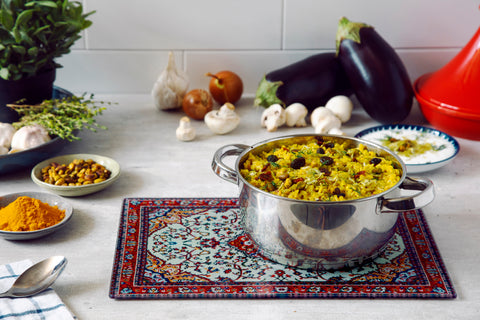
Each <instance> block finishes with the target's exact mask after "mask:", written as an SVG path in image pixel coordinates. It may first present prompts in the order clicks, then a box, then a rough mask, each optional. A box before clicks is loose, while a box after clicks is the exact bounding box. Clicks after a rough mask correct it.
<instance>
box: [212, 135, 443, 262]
mask: <svg viewBox="0 0 480 320" xmlns="http://www.w3.org/2000/svg"><path fill="white" fill-rule="evenodd" d="M308 137H311V136H309V135H292V136H286V137H280V138H276V139H271V140H267V141H263V142H260V143H258V144H256V145H254V146H251V147H250V146H246V145H240V144H232V145H227V146H224V147H222V148H220V149H218V150H217V152H216V153H215V155H214V158H213V162H212V168H213V170H214V172H215V173H216V174H217V175H218V176H219V177H221V178H222V179H225V180H227V181H229V182H232V183H235V184H238V186H239V190H240V195H239V204H240V209H241V212H242V223H243V227H244V228H245V230H246V232H247V233H248V234H249V235H250V236H251V238H252V239H253V240H254V241H255V242H256V244H257V245H258V247H259V249H260V251H261V254H262V255H264V256H265V257H267V258H269V259H271V260H273V261H275V262H278V263H282V264H286V265H289V266H294V267H300V268H306V269H319V270H322V269H339V268H343V267H353V266H356V265H359V264H361V263H363V262H365V261H367V260H370V259H373V258H375V257H376V256H378V254H380V253H381V252H382V251H383V250H384V248H385V246H386V245H387V244H388V242H389V240H390V239H391V238H392V237H393V236H394V234H395V228H396V223H397V219H398V216H399V215H398V213H399V212H403V211H406V210H414V209H418V208H421V207H423V206H425V205H427V204H428V203H430V202H431V201H432V200H433V199H434V190H433V184H432V182H431V181H430V180H428V179H418V178H417V179H416V178H411V177H407V176H406V166H405V164H404V163H403V162H402V160H401V159H400V158H399V157H397V156H396V155H395V154H393V153H392V152H391V151H390V150H388V149H386V148H384V147H381V146H379V145H376V144H374V143H371V142H368V141H365V140H361V139H356V138H347V137H339V136H329V135H324V137H328V138H329V139H334V140H337V141H338V142H340V143H341V142H343V141H345V140H349V141H350V142H351V143H353V144H354V145H358V144H360V143H362V144H364V145H365V146H367V148H368V149H369V150H373V151H375V152H376V153H377V154H379V155H381V156H383V157H386V158H388V159H390V160H393V161H394V162H396V163H397V165H398V167H399V168H401V170H402V176H401V179H400V181H399V182H398V183H397V184H396V185H395V186H394V187H392V188H390V189H389V190H387V191H385V192H382V193H380V194H378V195H374V196H370V197H366V198H361V199H356V200H349V201H336V202H327V201H304V200H295V199H289V198H285V197H280V196H276V195H274V194H271V193H268V192H265V191H262V190H260V189H258V188H256V187H253V186H252V185H250V184H249V183H248V182H247V181H246V180H245V179H244V178H243V177H242V176H241V174H240V168H241V167H242V164H243V162H244V161H245V159H246V158H247V157H248V154H249V153H250V152H254V153H257V152H262V151H263V150H269V149H271V148H273V147H275V146H280V145H284V144H292V143H303V142H304V141H305V140H306V139H307V138H308ZM227 156H238V158H237V160H236V163H235V169H233V168H230V167H229V166H228V165H226V164H225V163H224V161H223V160H224V158H225V157H227ZM408 190H412V191H414V193H413V194H412V192H409V194H408V195H405V193H406V192H407V191H408Z"/></svg>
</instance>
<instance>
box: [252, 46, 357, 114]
mask: <svg viewBox="0 0 480 320" xmlns="http://www.w3.org/2000/svg"><path fill="white" fill-rule="evenodd" d="M351 92H352V91H351V89H350V85H349V83H348V78H347V76H346V74H345V73H344V71H343V69H342V67H341V65H340V62H339V61H338V59H337V58H336V57H335V52H325V53H318V54H315V55H312V56H310V57H308V58H306V59H303V60H300V61H297V62H295V63H293V64H290V65H288V66H285V67H283V68H280V69H277V70H274V71H271V72H269V73H267V74H266V75H265V77H264V78H263V79H262V81H261V82H260V84H259V86H258V89H257V93H256V98H255V101H254V104H255V105H256V106H263V107H265V108H268V107H269V106H271V105H272V104H276V103H278V104H280V105H282V106H283V107H286V106H289V105H291V104H292V103H301V104H303V105H304V106H306V107H307V109H308V110H309V111H313V110H314V109H315V108H317V107H320V106H323V105H325V103H326V102H327V101H328V100H329V99H330V98H331V97H333V96H336V95H346V96H348V95H350V94H351Z"/></svg>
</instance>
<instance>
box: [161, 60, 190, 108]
mask: <svg viewBox="0 0 480 320" xmlns="http://www.w3.org/2000/svg"><path fill="white" fill-rule="evenodd" d="M188 85H189V80H188V77H187V75H186V74H185V73H184V72H183V71H182V70H178V69H177V67H176V65H175V57H174V56H173V52H171V51H170V52H169V54H168V64H167V67H166V68H165V70H163V71H162V73H161V74H160V76H159V77H158V79H157V81H156V82H155V84H154V85H153V89H152V97H153V101H154V103H155V107H156V108H157V109H158V110H169V109H176V108H180V107H181V106H182V100H183V97H184V96H185V94H186V93H187V89H188Z"/></svg>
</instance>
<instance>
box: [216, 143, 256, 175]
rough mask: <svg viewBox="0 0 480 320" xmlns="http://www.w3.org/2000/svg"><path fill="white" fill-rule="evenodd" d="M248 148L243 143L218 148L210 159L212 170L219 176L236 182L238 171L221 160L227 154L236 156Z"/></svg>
mask: <svg viewBox="0 0 480 320" xmlns="http://www.w3.org/2000/svg"><path fill="white" fill-rule="evenodd" d="M248 148H250V146H247V145H245V144H228V145H226V146H223V147H221V148H220V149H218V150H217V151H216V152H215V154H214V156H213V161H212V169H213V172H215V174H216V175H217V176H219V177H220V178H222V179H224V180H226V181H228V182H232V183H235V184H238V173H237V172H236V171H235V170H233V169H232V168H230V167H229V166H227V165H226V164H225V163H224V162H223V158H225V157H227V156H238V155H239V154H241V153H242V152H243V151H245V150H246V149H248Z"/></svg>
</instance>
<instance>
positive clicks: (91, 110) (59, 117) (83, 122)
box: [8, 94, 111, 141]
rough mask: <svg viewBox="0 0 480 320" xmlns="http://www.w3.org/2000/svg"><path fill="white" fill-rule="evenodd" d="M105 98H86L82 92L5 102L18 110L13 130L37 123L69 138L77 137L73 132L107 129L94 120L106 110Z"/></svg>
mask: <svg viewBox="0 0 480 320" xmlns="http://www.w3.org/2000/svg"><path fill="white" fill-rule="evenodd" d="M106 104H108V105H109V104H111V103H109V102H104V101H95V100H93V94H91V95H90V96H89V97H88V98H85V94H84V95H82V96H80V97H78V96H69V97H66V98H62V99H52V100H45V101H43V102H42V103H41V104H38V105H33V106H32V105H8V106H9V107H11V108H13V109H14V110H15V111H17V112H18V114H19V115H20V120H19V121H18V122H14V123H12V125H13V126H14V127H15V129H19V128H21V127H24V126H28V125H33V124H39V125H42V126H43V127H45V128H46V129H47V131H48V133H49V134H50V135H54V136H58V137H60V138H62V139H66V140H68V141H73V140H80V138H79V137H77V136H76V135H75V131H80V130H82V129H88V130H91V131H94V132H95V131H97V129H103V130H105V129H107V128H106V127H105V126H102V125H99V124H98V123H97V121H96V120H95V117H96V116H97V115H101V114H102V113H103V111H104V110H106V107H105V105H106Z"/></svg>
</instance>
